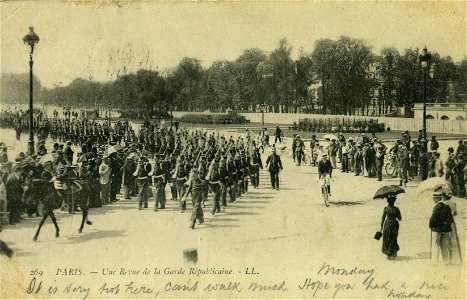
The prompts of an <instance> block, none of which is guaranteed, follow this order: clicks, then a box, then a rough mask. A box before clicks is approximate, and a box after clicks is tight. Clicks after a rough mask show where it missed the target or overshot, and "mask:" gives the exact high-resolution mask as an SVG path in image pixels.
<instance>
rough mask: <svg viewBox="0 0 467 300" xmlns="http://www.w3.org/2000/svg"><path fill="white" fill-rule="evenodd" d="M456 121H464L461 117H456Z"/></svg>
mask: <svg viewBox="0 0 467 300" xmlns="http://www.w3.org/2000/svg"><path fill="white" fill-rule="evenodd" d="M456 120H457V121H464V120H465V119H464V117H463V116H457V117H456Z"/></svg>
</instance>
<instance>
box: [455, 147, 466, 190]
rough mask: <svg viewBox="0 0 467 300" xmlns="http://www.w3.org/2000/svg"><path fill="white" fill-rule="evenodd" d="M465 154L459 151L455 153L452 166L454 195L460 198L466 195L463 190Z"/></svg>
mask: <svg viewBox="0 0 467 300" xmlns="http://www.w3.org/2000/svg"><path fill="white" fill-rule="evenodd" d="M465 158H466V154H464V153H462V152H460V153H458V154H457V155H456V160H455V162H456V164H455V166H454V167H453V177H454V180H453V182H454V183H455V184H454V185H453V188H454V190H455V191H456V194H455V195H456V196H458V197H460V198H465V197H466V192H465V183H466V182H465V174H464V173H465V165H466V160H465Z"/></svg>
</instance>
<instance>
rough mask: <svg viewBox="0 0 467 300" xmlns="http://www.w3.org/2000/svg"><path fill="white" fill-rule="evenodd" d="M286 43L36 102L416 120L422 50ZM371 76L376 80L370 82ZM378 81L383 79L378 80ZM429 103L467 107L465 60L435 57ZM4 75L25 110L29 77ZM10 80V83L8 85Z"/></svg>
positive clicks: (85, 84)
mask: <svg viewBox="0 0 467 300" xmlns="http://www.w3.org/2000/svg"><path fill="white" fill-rule="evenodd" d="M292 51H293V48H292V46H291V45H290V44H289V43H288V41H287V40H286V39H281V40H280V41H279V43H278V45H277V48H276V49H274V50H273V51H271V52H269V53H267V52H265V51H263V50H261V49H258V48H253V49H246V50H245V51H243V53H242V54H241V55H240V56H239V57H238V58H237V59H235V60H233V61H227V60H218V61H215V62H214V63H212V65H211V66H209V67H207V68H203V67H202V65H201V61H200V60H199V59H196V58H190V57H185V58H183V59H182V60H181V61H180V63H179V64H178V65H177V66H176V67H175V68H174V69H172V70H170V71H167V72H164V73H163V74H161V73H160V72H158V71H154V70H147V69H141V70H139V71H137V72H136V73H132V74H127V75H123V76H118V77H117V79H116V80H114V81H112V82H95V81H92V80H87V79H81V78H77V79H75V80H74V81H73V82H71V83H70V84H69V85H68V86H66V87H61V86H56V87H54V88H52V89H45V88H42V87H41V86H40V82H39V80H38V79H36V78H35V83H34V86H35V93H36V94H37V95H36V94H35V96H34V97H35V99H36V100H39V101H41V100H43V101H47V102H48V103H54V104H57V105H61V106H66V107H88V108H95V107H96V106H97V105H98V106H104V107H111V108H114V109H119V110H134V111H138V112H140V114H141V115H144V114H146V113H147V112H149V111H158V110H159V111H170V110H188V111H203V110H211V111H215V112H222V111H225V110H226V109H228V108H231V109H234V110H241V111H245V110H248V111H259V110H260V109H262V107H265V109H266V110H267V111H268V112H289V113H296V112H302V111H306V112H321V113H328V114H355V113H360V112H361V113H364V114H365V113H367V114H368V109H369V107H373V108H374V107H376V110H373V113H375V111H376V114H387V113H390V112H392V111H393V110H394V109H396V108H398V107H404V108H405V111H406V112H410V110H411V108H412V107H413V105H414V103H417V102H422V101H423V97H424V72H423V70H422V68H421V66H420V60H419V55H420V51H419V49H412V48H410V49H405V50H404V51H403V52H399V51H398V50H397V49H395V48H384V49H382V51H381V52H380V53H378V55H376V54H374V53H373V51H372V48H371V46H370V45H368V44H367V43H366V42H365V41H363V40H360V39H354V38H350V37H347V36H341V37H340V38H339V39H337V40H331V39H320V40H317V41H316V43H315V44H314V47H313V50H312V51H311V52H309V53H306V52H305V51H303V49H299V51H298V52H299V53H298V58H297V59H295V60H294V59H293V58H292ZM372 72H373V75H372ZM376 73H377V76H375V75H374V74H376ZM427 75H428V76H427V100H428V101H429V102H447V101H448V102H465V101H466V97H467V92H466V90H467V58H465V59H464V60H463V61H462V62H460V63H458V64H456V63H455V62H454V61H453V60H452V58H450V57H449V56H447V57H443V56H441V55H440V54H438V53H432V69H431V70H429V72H427ZM9 76H10V77H8V76H6V75H3V77H2V91H3V93H2V95H1V96H2V102H12V99H16V102H22V101H23V102H27V100H28V99H29V97H28V94H29V85H28V84H27V83H28V76H26V74H24V75H18V76H16V77H17V78H16V77H14V76H13V77H11V75H9ZM5 79H8V80H5Z"/></svg>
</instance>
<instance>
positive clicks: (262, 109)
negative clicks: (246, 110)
mask: <svg viewBox="0 0 467 300" xmlns="http://www.w3.org/2000/svg"><path fill="white" fill-rule="evenodd" d="M265 108H266V104H264V103H262V104H261V124H262V126H263V127H262V128H261V133H262V136H263V137H264V109H265Z"/></svg>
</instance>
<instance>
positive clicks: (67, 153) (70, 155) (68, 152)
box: [63, 141, 74, 166]
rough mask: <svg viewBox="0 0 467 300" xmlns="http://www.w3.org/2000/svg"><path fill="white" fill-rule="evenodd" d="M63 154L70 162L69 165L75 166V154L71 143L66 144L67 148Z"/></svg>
mask: <svg viewBox="0 0 467 300" xmlns="http://www.w3.org/2000/svg"><path fill="white" fill-rule="evenodd" d="M63 153H64V154H65V159H66V161H67V162H68V165H70V166H71V165H72V164H73V154H74V151H73V149H71V141H67V142H66V146H65V148H64V149H63Z"/></svg>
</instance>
